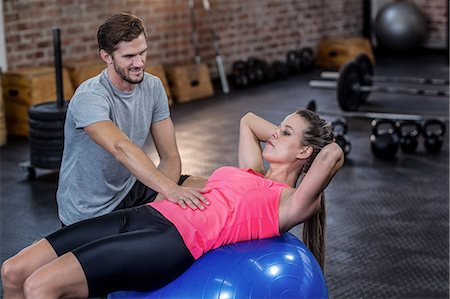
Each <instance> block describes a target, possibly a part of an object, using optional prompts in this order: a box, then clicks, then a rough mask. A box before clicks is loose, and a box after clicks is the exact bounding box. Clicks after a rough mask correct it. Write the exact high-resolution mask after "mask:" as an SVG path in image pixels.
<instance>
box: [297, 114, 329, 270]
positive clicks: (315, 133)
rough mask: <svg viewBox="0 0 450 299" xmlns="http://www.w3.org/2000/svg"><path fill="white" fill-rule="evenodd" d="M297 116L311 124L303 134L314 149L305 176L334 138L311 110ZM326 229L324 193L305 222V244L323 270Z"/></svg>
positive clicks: (304, 142) (304, 168)
mask: <svg viewBox="0 0 450 299" xmlns="http://www.w3.org/2000/svg"><path fill="white" fill-rule="evenodd" d="M296 114H298V115H300V117H302V118H303V119H304V120H305V121H306V122H307V123H308V124H309V126H308V128H307V129H306V131H304V132H303V133H304V138H303V145H305V146H312V148H313V153H312V154H311V156H310V157H309V159H308V161H307V162H306V163H305V165H303V169H302V174H304V173H306V172H307V171H308V170H309V168H310V167H311V164H312V162H313V161H314V159H315V157H316V156H317V154H318V153H319V152H320V150H321V149H322V148H323V147H324V146H325V145H327V144H329V143H331V142H333V139H334V136H333V131H332V129H331V125H330V124H329V123H327V122H325V120H323V119H322V118H320V117H319V115H317V113H315V112H313V111H310V110H298V111H296ZM325 228H326V212H325V195H324V194H323V192H322V193H321V196H320V207H319V210H318V211H317V212H316V213H315V214H313V215H312V216H311V217H309V218H308V219H307V220H305V221H304V222H303V242H304V243H305V245H306V246H308V248H309V250H311V252H312V253H313V255H314V256H315V258H316V259H317V261H318V262H319V264H320V266H321V267H322V269H323V267H324V265H325Z"/></svg>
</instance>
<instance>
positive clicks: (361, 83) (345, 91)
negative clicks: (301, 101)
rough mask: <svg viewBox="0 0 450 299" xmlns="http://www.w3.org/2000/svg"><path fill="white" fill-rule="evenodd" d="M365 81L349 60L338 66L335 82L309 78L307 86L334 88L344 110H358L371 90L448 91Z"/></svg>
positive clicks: (428, 93)
mask: <svg viewBox="0 0 450 299" xmlns="http://www.w3.org/2000/svg"><path fill="white" fill-rule="evenodd" d="M367 82H368V81H367V79H365V77H364V74H363V73H362V71H361V68H360V67H359V65H358V64H357V63H356V62H354V61H349V62H347V63H345V64H344V65H342V67H341V68H340V70H339V78H338V81H337V82H333V81H320V80H311V81H310V82H309V86H310V87H313V88H336V89H337V99H338V102H339V106H340V107H341V109H342V110H344V111H356V110H358V108H359V106H360V104H361V103H363V102H365V100H366V99H367V97H368V95H369V94H370V93H371V92H380V93H393V94H407V95H426V96H437V97H447V98H448V97H449V92H448V91H441V90H430V89H415V88H404V87H384V86H373V85H370V84H368V83H367Z"/></svg>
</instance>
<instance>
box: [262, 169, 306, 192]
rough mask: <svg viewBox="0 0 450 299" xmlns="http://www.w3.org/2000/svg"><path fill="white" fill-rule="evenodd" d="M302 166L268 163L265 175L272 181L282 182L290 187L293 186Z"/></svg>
mask: <svg viewBox="0 0 450 299" xmlns="http://www.w3.org/2000/svg"><path fill="white" fill-rule="evenodd" d="M301 169H302V167H301V166H299V165H291V166H290V167H289V166H288V167H286V166H281V165H270V167H269V169H268V170H267V172H266V175H265V177H266V178H268V179H271V180H272V181H276V182H280V183H284V184H286V185H289V186H291V187H293V188H294V187H295V185H296V184H297V180H298V177H299V175H300V171H301Z"/></svg>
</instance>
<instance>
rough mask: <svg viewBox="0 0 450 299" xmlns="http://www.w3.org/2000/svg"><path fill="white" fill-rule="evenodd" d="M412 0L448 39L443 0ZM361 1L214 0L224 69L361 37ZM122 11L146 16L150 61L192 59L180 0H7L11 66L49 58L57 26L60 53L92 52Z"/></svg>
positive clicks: (203, 26) (210, 58)
mask: <svg viewBox="0 0 450 299" xmlns="http://www.w3.org/2000/svg"><path fill="white" fill-rule="evenodd" d="M415 1H416V2H418V3H420V4H421V5H422V6H423V7H424V11H425V13H427V14H429V15H430V14H431V16H429V19H430V24H431V26H430V27H431V28H432V34H431V36H430V41H431V42H432V43H434V44H437V45H442V46H445V34H446V31H445V27H446V9H445V1H446V0H434V1H427V0H415ZM201 2H202V1H200V0H197V1H196V4H195V5H196V14H197V20H198V25H197V27H198V28H197V29H198V35H199V42H200V54H201V56H202V60H203V62H205V63H207V64H208V65H209V67H210V69H211V71H212V74H213V76H216V70H215V64H214V51H213V48H212V38H211V34H210V32H209V29H208V26H207V23H206V20H207V19H206V15H205V12H204V11H203V9H202V6H201ZM362 2H363V1H361V0H342V1H334V0H301V1H300V0H246V1H240V0H211V8H212V11H211V13H212V15H211V17H212V20H213V22H214V26H215V28H216V30H217V32H218V33H219V35H220V37H221V41H220V45H221V49H222V54H223V56H224V60H225V63H226V65H225V66H226V69H227V71H229V70H230V68H231V64H232V62H233V61H235V60H237V59H245V58H247V57H249V56H258V57H261V58H264V59H267V60H269V61H272V60H275V59H284V58H285V54H286V52H287V51H288V50H291V49H294V48H296V47H304V46H312V47H315V46H316V45H317V42H318V41H319V40H320V38H321V37H330V36H343V37H347V36H360V35H361V33H362ZM442 7H444V9H443V8H442ZM121 11H124V12H129V13H133V14H136V15H138V16H139V17H141V18H142V19H143V21H144V22H145V24H146V26H147V29H148V31H149V39H148V40H149V62H150V63H165V64H175V63H188V62H193V60H194V50H193V47H192V44H191V26H190V19H189V16H190V14H189V11H188V8H187V2H186V1H184V0H108V1H105V0H58V1H56V0H55V1H48V0H47V1H42V0H15V1H12V0H11V1H4V21H5V38H6V46H7V49H6V52H7V60H8V68H9V69H15V68H19V67H26V66H42V65H51V64H52V63H53V46H52V32H51V31H52V28H53V27H55V26H57V27H60V28H61V35H62V36H61V41H62V53H63V59H64V60H78V59H93V58H96V57H97V43H96V32H97V29H98V26H99V25H100V24H101V23H102V22H103V21H104V20H105V19H106V18H107V17H109V16H110V15H111V14H114V13H117V12H121Z"/></svg>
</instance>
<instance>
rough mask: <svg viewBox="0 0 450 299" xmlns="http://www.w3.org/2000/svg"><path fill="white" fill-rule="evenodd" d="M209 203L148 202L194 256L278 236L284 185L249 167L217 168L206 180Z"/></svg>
mask: <svg viewBox="0 0 450 299" xmlns="http://www.w3.org/2000/svg"><path fill="white" fill-rule="evenodd" d="M206 187H209V188H210V189H211V190H210V191H209V192H207V193H205V194H204V196H205V197H206V198H207V199H208V201H209V202H210V204H209V205H208V206H206V208H205V209H204V210H203V211H201V210H195V211H194V210H192V209H189V208H188V209H185V210H183V209H182V208H181V207H180V206H179V205H178V204H174V203H172V202H170V201H168V200H162V201H158V202H153V203H150V204H149V205H150V206H152V207H153V208H155V209H156V210H158V211H159V212H160V213H161V214H162V215H164V217H166V218H167V219H168V220H169V221H170V222H172V223H173V224H174V225H175V227H176V228H177V229H178V231H179V232H180V234H181V236H182V238H183V240H184V242H185V243H186V246H187V247H188V249H189V250H190V252H191V253H192V256H193V257H194V258H195V259H198V258H199V257H201V256H202V255H203V254H204V253H206V252H208V251H210V250H212V249H215V248H218V247H220V246H222V245H226V244H230V243H235V242H239V241H245V240H254V239H261V238H269V237H274V236H279V235H280V232H279V225H278V205H279V202H280V198H281V192H282V191H283V189H284V188H286V187H288V186H287V185H285V184H281V183H278V182H274V181H272V180H269V179H266V178H264V176H263V175H261V174H259V173H257V172H254V171H253V170H251V169H240V168H236V167H229V166H226V167H221V168H219V169H217V170H216V171H215V172H214V173H213V174H212V175H211V176H210V178H209V179H208V182H207V184H206Z"/></svg>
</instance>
